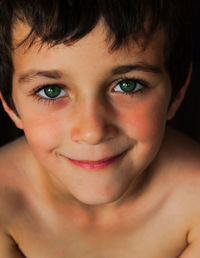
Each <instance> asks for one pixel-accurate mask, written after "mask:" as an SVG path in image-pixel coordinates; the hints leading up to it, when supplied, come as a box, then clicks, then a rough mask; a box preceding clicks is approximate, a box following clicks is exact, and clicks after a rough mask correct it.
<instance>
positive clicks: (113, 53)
mask: <svg viewBox="0 0 200 258" xmlns="http://www.w3.org/2000/svg"><path fill="white" fill-rule="evenodd" d="M30 31H31V28H30V27H29V26H28V25H26V24H24V23H20V22H19V23H16V24H15V26H14V27H13V34H12V35H13V36H12V39H13V49H14V50H13V52H12V58H13V64H14V67H15V68H17V69H20V68H24V66H26V68H27V69H28V68H29V65H30V66H31V65H33V66H38V65H40V66H41V67H42V66H48V67H44V69H46V68H50V69H51V66H52V65H54V64H52V62H55V63H56V62H58V63H60V65H62V64H63V65H65V64H67V63H68V64H69V65H71V66H73V64H74V65H77V63H80V64H81V63H82V64H83V66H84V63H85V64H86V63H88V64H89V63H90V64H93V65H95V64H96V65H98V66H100V65H101V64H105V65H106V64H107V63H106V62H108V63H109V65H110V64H111V65H114V64H116V65H117V64H118V63H119V64H120V63H124V62H131V61H133V62H147V63H151V64H155V65H159V66H163V65H164V33H163V31H162V30H158V31H157V32H156V33H155V34H154V35H153V37H152V39H151V40H150V41H149V43H148V45H147V46H146V47H145V48H143V45H142V43H143V41H142V40H141V41H140V42H138V43H136V42H135V41H133V40H130V41H129V42H128V44H126V45H124V46H122V47H120V48H119V49H115V50H111V48H110V47H111V43H112V42H111V41H108V37H107V36H108V30H107V28H106V27H105V25H104V24H103V23H102V22H99V23H98V24H97V26H96V27H95V28H94V29H93V30H92V31H91V32H90V33H89V34H87V35H86V36H85V37H83V38H82V39H80V40H79V41H77V42H75V43H73V44H71V45H66V44H59V45H55V46H50V45H49V44H47V43H43V44H41V40H40V39H39V38H36V39H35V41H34V43H33V44H32V45H31V47H29V45H30V40H27V41H26V42H25V43H24V44H22V45H21V46H19V47H17V46H18V44H20V43H21V42H22V41H23V40H24V39H25V38H26V37H27V35H28V34H29V33H30ZM52 60H53V61H52ZM30 68H31V67H30ZM33 68H34V67H33ZM52 68H53V67H52ZM163 68H164V67H163Z"/></svg>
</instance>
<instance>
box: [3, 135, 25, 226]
mask: <svg viewBox="0 0 200 258" xmlns="http://www.w3.org/2000/svg"><path fill="white" fill-rule="evenodd" d="M24 153H25V140H24V139H23V137H22V138H20V139H17V140H15V141H13V142H11V143H9V144H7V145H5V146H3V147H1V148H0V164H1V166H0V219H1V220H2V218H4V223H5V218H6V220H8V218H9V216H8V213H7V211H8V208H9V207H11V206H12V205H13V204H14V203H16V201H17V199H18V196H19V194H20V193H22V188H23V187H22V186H23V180H24V179H25V176H24V174H25V173H24V164H23V156H25V155H24Z"/></svg>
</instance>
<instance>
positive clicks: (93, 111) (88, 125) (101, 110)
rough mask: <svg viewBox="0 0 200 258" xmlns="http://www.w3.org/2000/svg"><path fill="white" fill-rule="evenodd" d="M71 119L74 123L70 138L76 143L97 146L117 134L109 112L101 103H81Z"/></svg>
mask: <svg viewBox="0 0 200 258" xmlns="http://www.w3.org/2000/svg"><path fill="white" fill-rule="evenodd" d="M73 119H74V121H75V123H74V124H73V126H72V127H71V132H70V137H71V139H72V141H74V142H76V143H80V144H88V145H97V144H100V143H102V142H105V141H109V140H111V139H112V138H114V137H115V136H116V135H117V133H118V128H117V126H116V125H115V124H114V123H113V121H112V115H111V110H109V108H108V107H106V105H104V104H103V103H94V102H93V103H88V102H87V103H86V102H85V103H83V104H82V105H80V106H79V107H77V108H76V113H74V118H73Z"/></svg>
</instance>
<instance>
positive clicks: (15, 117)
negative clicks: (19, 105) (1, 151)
mask: <svg viewBox="0 0 200 258" xmlns="http://www.w3.org/2000/svg"><path fill="white" fill-rule="evenodd" d="M0 99H1V102H2V105H3V108H4V110H5V111H6V113H7V114H8V115H9V117H10V118H11V119H12V121H13V122H14V123H15V125H16V126H17V127H18V128H19V129H23V124H22V121H21V119H20V117H19V116H18V115H16V114H15V112H14V111H13V110H12V109H11V108H10V107H9V106H8V104H7V103H6V102H5V100H4V98H3V97H2V94H1V93H0Z"/></svg>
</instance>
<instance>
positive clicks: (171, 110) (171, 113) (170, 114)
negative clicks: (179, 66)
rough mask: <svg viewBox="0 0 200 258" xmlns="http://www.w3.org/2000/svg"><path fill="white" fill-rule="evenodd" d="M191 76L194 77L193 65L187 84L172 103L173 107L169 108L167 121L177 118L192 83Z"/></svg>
mask: <svg viewBox="0 0 200 258" xmlns="http://www.w3.org/2000/svg"><path fill="white" fill-rule="evenodd" d="M191 75H192V65H191V66H190V69H189V72H188V76H187V79H186V81H185V84H184V85H183V87H182V88H181V89H180V90H179V92H178V94H177V95H176V97H175V99H174V100H173V102H172V103H171V105H170V107H169V110H168V114H167V120H171V119H172V118H173V117H174V116H175V114H176V111H177V110H178V108H179V107H180V105H181V103H182V101H183V99H184V96H185V93H186V90H187V88H188V85H189V83H190V79H191Z"/></svg>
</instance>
